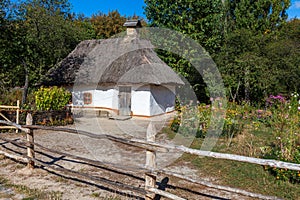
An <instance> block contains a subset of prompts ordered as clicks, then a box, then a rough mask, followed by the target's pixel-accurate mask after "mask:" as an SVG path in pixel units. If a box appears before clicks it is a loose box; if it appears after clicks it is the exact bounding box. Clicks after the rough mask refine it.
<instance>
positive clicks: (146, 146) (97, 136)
mask: <svg viewBox="0 0 300 200" xmlns="http://www.w3.org/2000/svg"><path fill="white" fill-rule="evenodd" d="M22 127H23V128H30V129H41V130H51V131H63V132H67V133H73V134H77V135H84V136H87V137H90V138H95V139H108V140H111V141H114V142H119V143H122V144H126V145H129V146H134V147H137V148H141V149H146V150H151V151H159V152H164V153H167V152H168V149H166V148H165V147H163V146H161V145H160V146H155V145H152V144H147V143H145V141H144V142H143V143H141V142H139V141H135V140H132V139H131V138H119V137H115V136H112V135H109V134H94V133H90V132H87V131H81V130H76V129H70V128H58V127H49V126H37V125H25V126H22Z"/></svg>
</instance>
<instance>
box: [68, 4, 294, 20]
mask: <svg viewBox="0 0 300 200" xmlns="http://www.w3.org/2000/svg"><path fill="white" fill-rule="evenodd" d="M69 2H70V3H71V4H72V7H73V9H72V11H73V12H75V13H83V14H84V15H85V16H88V17H89V16H91V15H92V14H96V13H98V12H99V11H100V12H102V13H108V12H109V11H113V10H118V11H119V12H120V13H121V15H126V16H133V15H134V14H136V15H138V16H140V17H142V18H146V17H145V14H144V13H143V12H144V9H143V6H145V4H144V0H69ZM291 3H292V4H291V7H290V8H289V10H288V14H289V19H291V18H295V17H297V18H300V0H292V1H291Z"/></svg>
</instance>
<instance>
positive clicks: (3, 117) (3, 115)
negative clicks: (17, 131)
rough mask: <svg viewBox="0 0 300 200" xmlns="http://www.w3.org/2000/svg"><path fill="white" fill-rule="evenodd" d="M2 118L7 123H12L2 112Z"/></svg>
mask: <svg viewBox="0 0 300 200" xmlns="http://www.w3.org/2000/svg"><path fill="white" fill-rule="evenodd" d="M0 116H1V117H3V119H5V120H6V121H8V122H11V121H10V120H9V119H8V118H7V117H5V115H3V114H2V113H1V112H0Z"/></svg>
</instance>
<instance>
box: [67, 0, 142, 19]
mask: <svg viewBox="0 0 300 200" xmlns="http://www.w3.org/2000/svg"><path fill="white" fill-rule="evenodd" d="M69 2H70V3H71V5H72V7H73V9H72V11H73V12H75V13H83V14H84V15H85V16H88V17H90V16H91V15H92V14H97V13H98V12H99V11H100V12H102V13H108V12H109V11H113V10H118V11H119V13H120V14H121V15H126V16H133V15H134V14H136V15H138V16H140V17H142V18H146V17H145V14H144V13H143V12H144V9H143V6H145V4H144V0H69Z"/></svg>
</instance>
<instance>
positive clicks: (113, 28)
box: [90, 10, 126, 39]
mask: <svg viewBox="0 0 300 200" xmlns="http://www.w3.org/2000/svg"><path fill="white" fill-rule="evenodd" d="M90 21H91V24H92V26H93V27H94V29H95V33H96V37H97V38H99V39H105V38H109V37H111V36H114V35H116V34H118V33H120V32H122V31H125V30H126V28H125V27H123V24H124V23H125V22H126V17H125V16H121V15H120V13H119V12H118V11H117V10H115V11H112V12H109V13H108V14H103V13H99V14H96V15H93V16H92V17H91V19H90Z"/></svg>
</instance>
